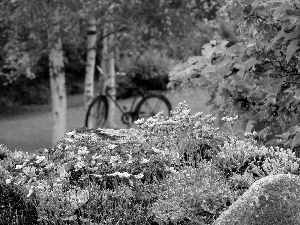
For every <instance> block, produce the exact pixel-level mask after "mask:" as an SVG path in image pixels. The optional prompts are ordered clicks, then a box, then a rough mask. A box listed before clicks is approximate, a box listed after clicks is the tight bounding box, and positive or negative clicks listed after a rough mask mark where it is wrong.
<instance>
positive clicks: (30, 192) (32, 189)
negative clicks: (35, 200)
mask: <svg viewBox="0 0 300 225" xmlns="http://www.w3.org/2000/svg"><path fill="white" fill-rule="evenodd" d="M33 192H34V187H33V186H31V187H30V189H29V193H28V195H27V198H29V197H30V196H31V195H32V194H33Z"/></svg>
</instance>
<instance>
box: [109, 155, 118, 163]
mask: <svg viewBox="0 0 300 225" xmlns="http://www.w3.org/2000/svg"><path fill="white" fill-rule="evenodd" d="M119 159H120V156H118V155H117V156H111V157H110V161H109V162H110V163H113V162H116V161H118V160H119Z"/></svg>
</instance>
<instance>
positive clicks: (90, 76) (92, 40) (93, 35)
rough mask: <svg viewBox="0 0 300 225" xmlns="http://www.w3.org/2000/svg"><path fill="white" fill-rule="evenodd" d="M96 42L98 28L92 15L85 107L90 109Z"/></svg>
mask: <svg viewBox="0 0 300 225" xmlns="http://www.w3.org/2000/svg"><path fill="white" fill-rule="evenodd" d="M96 42H97V28H96V19H95V17H94V16H90V18H89V20H88V36H87V64H86V73H85V82H84V108H85V110H87V109H88V107H89V105H90V103H91V101H92V99H93V97H94V74H95V61H96Z"/></svg>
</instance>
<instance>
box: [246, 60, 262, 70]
mask: <svg viewBox="0 0 300 225" xmlns="http://www.w3.org/2000/svg"><path fill="white" fill-rule="evenodd" d="M258 63H260V61H258V60H257V59H256V58H251V59H248V60H247V61H246V62H244V65H245V69H246V70H249V69H250V68H252V67H253V66H254V65H256V64H258Z"/></svg>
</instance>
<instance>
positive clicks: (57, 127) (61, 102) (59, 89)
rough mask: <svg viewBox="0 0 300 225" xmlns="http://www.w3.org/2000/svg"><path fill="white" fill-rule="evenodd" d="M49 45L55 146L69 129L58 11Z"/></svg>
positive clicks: (51, 29) (52, 26)
mask: <svg viewBox="0 0 300 225" xmlns="http://www.w3.org/2000/svg"><path fill="white" fill-rule="evenodd" d="M48 45H49V74H50V89H51V101H52V117H53V131H52V144H53V145H55V144H56V143H57V142H58V141H59V140H60V139H61V138H62V137H63V136H64V134H65V133H66V128H67V120H66V114H67V93H66V82H65V71H64V61H63V51H62V42H61V33H60V24H59V14H58V12H57V11H56V12H55V14H54V17H53V23H52V24H51V25H50V28H49V30H48Z"/></svg>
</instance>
